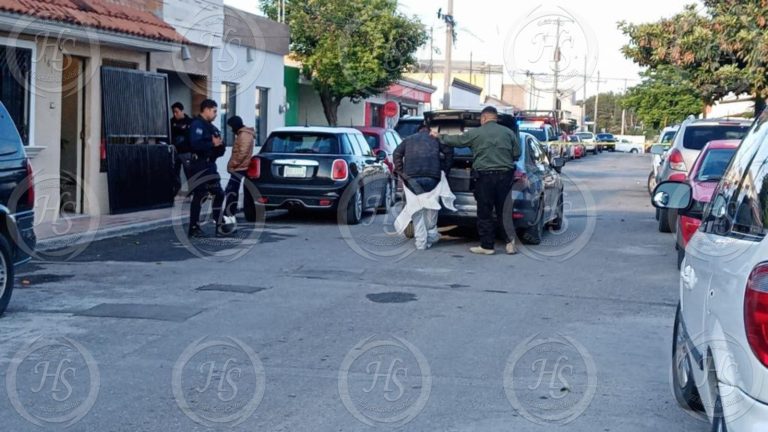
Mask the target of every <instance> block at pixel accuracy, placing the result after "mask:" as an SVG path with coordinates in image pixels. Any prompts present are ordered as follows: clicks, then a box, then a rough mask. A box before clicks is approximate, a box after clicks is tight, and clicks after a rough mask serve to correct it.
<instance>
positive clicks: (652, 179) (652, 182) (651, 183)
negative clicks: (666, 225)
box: [648, 171, 658, 220]
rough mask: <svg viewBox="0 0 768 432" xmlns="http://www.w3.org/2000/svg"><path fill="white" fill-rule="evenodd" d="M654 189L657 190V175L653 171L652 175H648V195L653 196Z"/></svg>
mask: <svg viewBox="0 0 768 432" xmlns="http://www.w3.org/2000/svg"><path fill="white" fill-rule="evenodd" d="M654 189H656V174H654V172H653V171H651V172H650V174H648V195H651V196H653V190H654ZM657 220H658V219H657Z"/></svg>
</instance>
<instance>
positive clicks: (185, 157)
mask: <svg viewBox="0 0 768 432" xmlns="http://www.w3.org/2000/svg"><path fill="white" fill-rule="evenodd" d="M171 111H173V117H171V144H173V147H174V148H175V149H176V161H175V164H174V175H175V177H174V180H175V181H176V184H175V185H174V186H175V189H174V190H175V191H176V192H178V191H179V190H181V170H182V169H183V170H184V175H185V176H186V177H187V180H189V177H190V172H189V164H190V162H191V160H192V147H190V145H189V128H190V126H191V125H192V118H191V117H189V116H188V115H187V114H186V113H185V112H184V105H182V103H181V102H176V103H174V104H173V105H171Z"/></svg>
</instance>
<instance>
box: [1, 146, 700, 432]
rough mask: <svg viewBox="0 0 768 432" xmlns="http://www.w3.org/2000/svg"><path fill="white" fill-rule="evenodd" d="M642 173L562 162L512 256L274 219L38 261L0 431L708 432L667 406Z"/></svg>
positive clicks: (381, 220) (319, 222) (379, 220)
mask: <svg viewBox="0 0 768 432" xmlns="http://www.w3.org/2000/svg"><path fill="white" fill-rule="evenodd" d="M649 168H650V161H649V158H648V157H646V156H634V155H627V154H602V155H598V156H590V157H588V158H587V159H585V160H580V161H574V162H571V163H569V164H568V165H567V166H566V167H565V170H564V174H565V175H566V177H567V184H566V192H567V194H566V215H567V227H566V228H565V230H564V231H563V232H558V233H548V234H546V236H545V240H544V244H542V245H541V246H537V247H526V248H524V250H523V253H522V254H520V255H517V256H513V257H510V256H505V255H496V256H491V257H478V256H471V255H470V254H469V253H468V251H467V249H468V247H470V246H471V245H474V243H475V241H476V239H473V238H471V236H470V237H465V236H464V235H466V234H471V233H461V232H459V233H456V232H455V231H454V232H446V233H445V234H446V235H445V237H444V239H443V241H442V242H441V243H440V244H438V245H437V246H436V247H435V248H433V249H431V250H429V251H426V252H421V253H416V252H415V251H414V250H413V248H412V246H411V245H410V243H409V242H406V241H405V240H404V239H402V238H401V237H398V236H396V235H392V234H391V226H390V224H391V222H392V217H391V215H390V216H387V215H379V216H377V217H375V218H371V217H369V218H368V219H367V220H366V223H365V224H363V225H361V226H358V227H353V228H351V229H349V230H347V229H346V228H339V227H338V226H337V224H336V218H335V216H333V215H330V216H327V215H326V216H321V215H303V216H302V215H299V216H296V215H287V214H276V215H270V216H269V217H268V218H267V221H266V223H265V225H264V226H259V227H257V228H256V229H243V230H241V236H240V237H239V238H236V239H233V240H216V239H207V240H197V241H195V242H193V243H188V242H185V241H181V240H180V239H182V238H183V236H180V235H177V232H180V230H182V229H183V227H169V228H164V229H160V230H156V231H153V232H148V233H144V234H141V235H137V236H131V237H122V238H117V239H111V240H105V241H100V242H97V243H93V244H91V245H89V246H88V247H87V248H86V249H84V250H83V249H81V248H70V249H67V250H64V251H61V252H60V254H59V255H58V256H51V255H46V256H44V257H41V258H42V259H41V260H38V261H36V262H35V263H33V264H32V265H30V266H28V267H27V268H26V270H25V272H24V273H23V274H22V275H18V277H17V279H18V283H19V287H18V289H17V291H16V292H15V293H14V297H13V299H12V301H11V305H10V307H9V309H8V311H7V312H6V314H5V315H4V316H3V318H2V319H0V376H2V378H3V379H2V380H0V386H4V387H0V427H1V428H2V429H3V430H7V431H14V432H16V431H34V430H38V429H40V427H39V426H38V425H42V426H45V427H46V428H49V429H53V430H59V429H63V428H64V427H65V426H67V425H71V426H70V427H69V428H68V430H72V431H167V432H170V431H198V430H199V431H203V430H239V431H292V432H295V431H312V432H316V431H367V430H392V429H398V428H399V429H400V430H408V431H479V432H493V431H550V430H558V429H560V430H569V431H571V430H573V431H589V432H593V431H605V432H608V431H652V430H653V431H655V430H675V431H704V430H708V427H707V425H706V424H705V423H704V422H702V421H701V420H699V419H697V418H694V417H693V416H692V415H689V414H687V413H685V412H683V411H682V410H680V409H679V408H678V406H677V404H676V403H675V401H674V399H673V396H672V393H671V390H670V385H669V367H670V352H671V348H670V347H671V334H672V324H673V319H674V312H675V306H676V302H677V300H676V298H677V293H676V289H677V276H676V268H675V253H674V252H675V251H674V248H673V239H672V237H671V236H669V235H664V234H660V233H658V232H657V231H656V229H655V220H654V218H653V210H652V209H651V207H650V205H649V200H648V194H647V191H646V190H645V179H646V177H647V172H648V169H649ZM209 229H210V227H209ZM457 234H459V235H457ZM499 246H501V245H499ZM499 250H501V248H499ZM36 424H38V425H36Z"/></svg>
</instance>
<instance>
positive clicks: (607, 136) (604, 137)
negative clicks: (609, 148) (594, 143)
mask: <svg viewBox="0 0 768 432" xmlns="http://www.w3.org/2000/svg"><path fill="white" fill-rule="evenodd" d="M597 139H601V140H614V139H616V138H614V137H613V135H611V134H599V135H598V136H597Z"/></svg>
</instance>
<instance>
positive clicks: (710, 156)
mask: <svg viewBox="0 0 768 432" xmlns="http://www.w3.org/2000/svg"><path fill="white" fill-rule="evenodd" d="M734 153H736V149H712V150H709V151H707V153H706V154H704V155H703V156H702V157H703V158H704V159H703V160H702V161H701V165H700V166H699V172H698V173H697V174H696V180H698V181H719V180H720V179H721V178H722V177H723V174H724V173H725V170H726V168H728V164H729V163H731V158H732V157H733V154H734Z"/></svg>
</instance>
